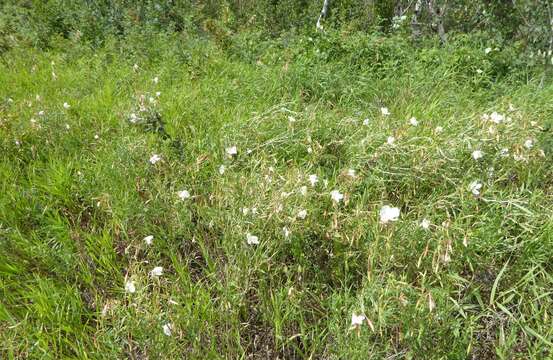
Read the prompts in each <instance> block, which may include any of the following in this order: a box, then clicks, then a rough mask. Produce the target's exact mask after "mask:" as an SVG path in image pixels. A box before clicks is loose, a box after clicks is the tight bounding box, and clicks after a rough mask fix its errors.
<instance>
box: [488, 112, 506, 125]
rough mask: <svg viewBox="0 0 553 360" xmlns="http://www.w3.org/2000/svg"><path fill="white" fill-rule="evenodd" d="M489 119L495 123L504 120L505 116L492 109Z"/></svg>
mask: <svg viewBox="0 0 553 360" xmlns="http://www.w3.org/2000/svg"><path fill="white" fill-rule="evenodd" d="M490 120H491V121H492V122H494V123H496V124H499V123H501V122H502V121H503V120H505V116H503V115H501V114H499V113H497V112H496V111H494V112H493V113H491V115H490Z"/></svg>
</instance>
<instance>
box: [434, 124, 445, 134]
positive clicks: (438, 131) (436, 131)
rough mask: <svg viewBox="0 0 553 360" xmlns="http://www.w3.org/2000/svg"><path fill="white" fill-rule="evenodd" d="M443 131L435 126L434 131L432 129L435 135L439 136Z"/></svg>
mask: <svg viewBox="0 0 553 360" xmlns="http://www.w3.org/2000/svg"><path fill="white" fill-rule="evenodd" d="M443 131H444V128H443V127H441V126H436V129H434V132H435V133H436V134H440V133H442V132H443Z"/></svg>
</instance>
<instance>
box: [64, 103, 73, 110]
mask: <svg viewBox="0 0 553 360" xmlns="http://www.w3.org/2000/svg"><path fill="white" fill-rule="evenodd" d="M70 107H71V105H69V104H68V103H66V102H64V103H63V108H64V109H69V108H70Z"/></svg>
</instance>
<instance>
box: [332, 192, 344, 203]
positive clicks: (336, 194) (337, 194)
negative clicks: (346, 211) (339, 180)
mask: <svg viewBox="0 0 553 360" xmlns="http://www.w3.org/2000/svg"><path fill="white" fill-rule="evenodd" d="M330 198H331V199H332V200H333V201H334V202H337V203H339V202H340V201H341V200H343V199H344V194H342V193H341V192H340V191H338V190H332V191H331V192H330Z"/></svg>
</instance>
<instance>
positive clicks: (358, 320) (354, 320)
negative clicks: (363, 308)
mask: <svg viewBox="0 0 553 360" xmlns="http://www.w3.org/2000/svg"><path fill="white" fill-rule="evenodd" d="M365 319H366V317H365V315H363V314H360V315H357V314H356V313H352V314H351V327H352V328H356V327H359V326H361V325H363V321H365Z"/></svg>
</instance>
